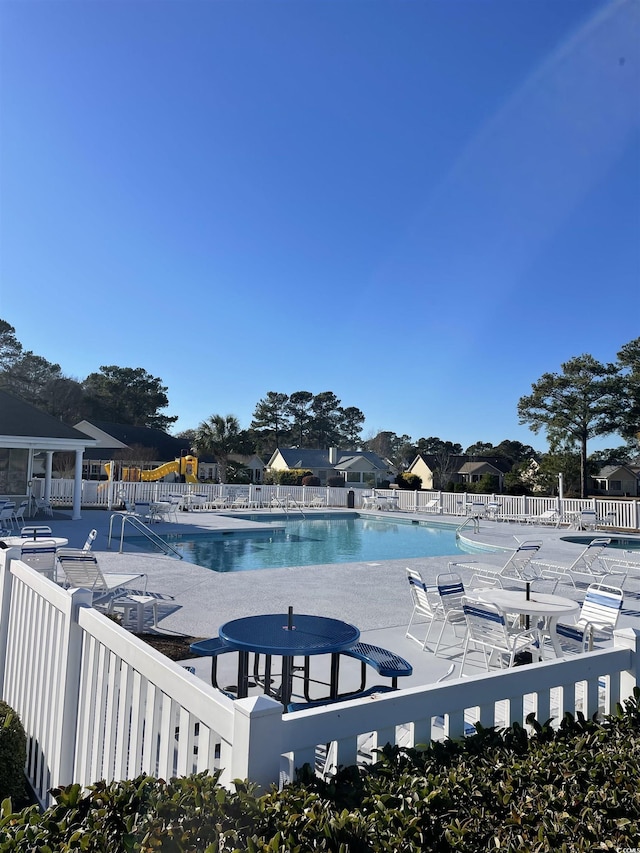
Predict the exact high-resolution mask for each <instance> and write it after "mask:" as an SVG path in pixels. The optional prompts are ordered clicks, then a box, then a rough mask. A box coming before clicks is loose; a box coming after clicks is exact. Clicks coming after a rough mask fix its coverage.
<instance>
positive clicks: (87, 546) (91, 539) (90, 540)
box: [82, 530, 98, 551]
mask: <svg viewBox="0 0 640 853" xmlns="http://www.w3.org/2000/svg"><path fill="white" fill-rule="evenodd" d="M97 535H98V531H97V530H90V531H89V535H88V536H87V540H86V542H85V543H84V545H83V546H82V550H83V551H90V550H91V548H92V547H93V543H94V542H95V539H96V536H97Z"/></svg>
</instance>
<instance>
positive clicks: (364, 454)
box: [269, 447, 389, 471]
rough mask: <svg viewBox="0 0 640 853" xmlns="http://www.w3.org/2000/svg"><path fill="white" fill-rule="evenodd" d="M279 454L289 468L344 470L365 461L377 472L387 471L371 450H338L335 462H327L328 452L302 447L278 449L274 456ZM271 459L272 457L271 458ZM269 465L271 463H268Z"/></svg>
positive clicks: (385, 465) (386, 467)
mask: <svg viewBox="0 0 640 853" xmlns="http://www.w3.org/2000/svg"><path fill="white" fill-rule="evenodd" d="M277 453H279V454H280V456H282V458H283V459H284V461H285V463H286V465H287V466H288V467H289V468H315V469H323V468H326V469H329V470H332V469H338V470H339V469H344V468H349V467H352V465H353V462H354V460H355V459H363V458H364V459H366V460H367V461H368V462H369V463H370V464H371V465H372V467H373V468H375V469H377V470H379V471H386V470H387V469H388V467H389V466H388V465H387V463H386V462H385V461H384V459H381V458H380V457H379V456H378V454H377V453H373V452H372V451H371V450H338V451H337V462H336V463H335V464H332V463H331V462H330V461H329V451H328V450H326V449H325V450H323V449H316V448H304V447H279V448H278V449H277V450H276V451H275V453H274V456H275V455H276V454H277ZM271 458H272V459H273V456H272V457H271ZM269 464H271V462H270V463H269Z"/></svg>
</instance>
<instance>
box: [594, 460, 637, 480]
mask: <svg viewBox="0 0 640 853" xmlns="http://www.w3.org/2000/svg"><path fill="white" fill-rule="evenodd" d="M618 471H627V472H628V473H629V474H631V476H632V477H638V476H640V466H638V465H627V464H623V465H605V466H604V467H603V468H601V469H600V470H599V471H598V473H597V474H596V475H595V476H596V477H597V478H598V479H601V480H608V479H609V478H610V477H612V476H613V475H614V474H617V473H618Z"/></svg>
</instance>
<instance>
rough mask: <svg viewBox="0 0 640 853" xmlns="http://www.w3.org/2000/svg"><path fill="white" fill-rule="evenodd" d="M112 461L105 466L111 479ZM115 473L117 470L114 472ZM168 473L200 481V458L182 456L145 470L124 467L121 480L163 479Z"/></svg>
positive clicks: (188, 480)
mask: <svg viewBox="0 0 640 853" xmlns="http://www.w3.org/2000/svg"><path fill="white" fill-rule="evenodd" d="M111 465H112V463H111V462H107V463H106V465H105V466H104V469H105V471H106V472H107V475H108V477H109V479H111ZM114 473H115V472H114ZM167 474H179V475H180V476H181V477H184V479H185V482H186V483H197V482H198V459H197V457H195V456H181V457H180V459H174V461H173V462H165V463H164V465H159V466H158V467H157V468H152V469H151V471H144V470H143V469H142V468H137V467H133V466H132V467H124V466H123V467H122V468H121V469H120V480H124V481H126V482H129V483H140V482H149V481H150V480H162V478H163V477H166V476H167Z"/></svg>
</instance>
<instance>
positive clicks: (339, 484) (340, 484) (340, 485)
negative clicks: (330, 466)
mask: <svg viewBox="0 0 640 853" xmlns="http://www.w3.org/2000/svg"><path fill="white" fill-rule="evenodd" d="M327 486H331V488H333V489H344V486H345V483H344V477H340V476H337V477H327Z"/></svg>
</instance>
